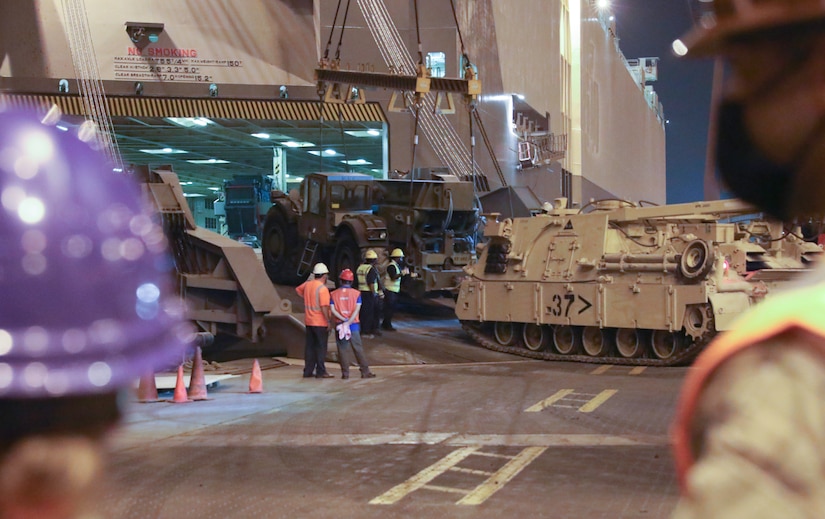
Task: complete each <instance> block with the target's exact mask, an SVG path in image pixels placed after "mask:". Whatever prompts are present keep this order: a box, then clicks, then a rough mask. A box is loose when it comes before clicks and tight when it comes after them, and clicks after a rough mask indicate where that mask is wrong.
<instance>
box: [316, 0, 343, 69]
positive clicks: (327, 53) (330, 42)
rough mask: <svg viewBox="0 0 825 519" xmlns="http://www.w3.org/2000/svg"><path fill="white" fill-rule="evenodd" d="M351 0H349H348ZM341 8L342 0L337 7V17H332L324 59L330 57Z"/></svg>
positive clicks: (339, 0)
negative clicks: (330, 47) (330, 48)
mask: <svg viewBox="0 0 825 519" xmlns="http://www.w3.org/2000/svg"><path fill="white" fill-rule="evenodd" d="M347 1H349V0H347ZM340 10H341V0H338V6H337V7H336V8H335V17H333V19H332V25H331V26H330V28H329V39H327V46H326V48H325V49H324V58H323V60H322V61H326V60H327V58H329V46H330V45H332V35H333V33H334V32H335V25H336V24H337V23H338V11H340Z"/></svg>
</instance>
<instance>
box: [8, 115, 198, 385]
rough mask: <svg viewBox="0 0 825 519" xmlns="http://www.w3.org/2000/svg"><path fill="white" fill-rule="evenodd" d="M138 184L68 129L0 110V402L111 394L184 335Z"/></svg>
mask: <svg viewBox="0 0 825 519" xmlns="http://www.w3.org/2000/svg"><path fill="white" fill-rule="evenodd" d="M173 268H174V264H173V262H172V259H171V257H170V256H169V255H168V250H167V243H166V239H165V237H164V234H163V230H162V229H161V227H160V226H159V225H158V223H157V222H156V221H155V220H154V218H153V214H152V212H151V211H150V210H149V209H148V206H147V205H146V204H145V203H144V201H143V198H142V196H141V192H140V190H139V188H138V186H137V184H136V183H135V182H134V181H133V180H132V179H131V178H130V177H129V176H128V175H126V174H124V173H117V172H115V171H113V169H112V166H111V165H110V164H109V163H108V161H107V159H106V157H105V156H104V155H103V154H101V153H99V152H97V151H95V150H93V149H92V148H91V147H90V146H89V145H88V144H86V143H85V142H83V141H81V140H80V139H79V138H78V137H77V135H76V134H74V133H73V132H71V131H65V132H64V131H60V130H58V129H57V128H54V127H50V126H46V125H43V124H41V123H40V122H39V120H38V119H37V118H36V117H35V116H34V115H33V114H27V113H20V112H6V113H0V398H42V397H61V396H73V395H86V394H94V393H103V392H111V391H113V390H116V389H118V388H120V387H123V386H126V385H128V384H130V383H133V382H134V380H135V379H136V378H138V377H139V376H141V375H145V374H147V373H152V372H153V370H155V369H156V368H160V367H165V366H169V365H173V364H176V363H179V362H180V360H181V357H182V353H183V351H184V349H185V347H186V345H187V344H188V343H189V341H191V339H192V337H193V330H192V327H191V325H190V324H189V323H188V322H187V321H184V320H183V314H184V309H183V305H182V302H181V300H180V298H179V297H178V296H177V295H176V294H175V291H174V281H173V280H174V278H173V276H172V269H173Z"/></svg>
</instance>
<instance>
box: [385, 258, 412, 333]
mask: <svg viewBox="0 0 825 519" xmlns="http://www.w3.org/2000/svg"><path fill="white" fill-rule="evenodd" d="M409 275H410V269H409V268H407V266H406V265H405V264H404V251H402V250H401V249H393V250H392V252H391V253H390V264H389V265H387V272H386V273H385V275H384V321H383V322H382V323H381V329H382V330H387V331H389V332H394V331H395V327H394V326H393V325H392V318H393V315H395V307H396V306H397V305H398V294H399V292H401V279H402V278H403V277H404V276H409Z"/></svg>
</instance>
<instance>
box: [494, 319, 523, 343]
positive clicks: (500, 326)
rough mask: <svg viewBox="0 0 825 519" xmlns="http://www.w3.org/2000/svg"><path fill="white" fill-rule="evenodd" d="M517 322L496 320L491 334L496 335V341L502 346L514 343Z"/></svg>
mask: <svg viewBox="0 0 825 519" xmlns="http://www.w3.org/2000/svg"><path fill="white" fill-rule="evenodd" d="M517 328H518V324H516V323H505V322H502V321H498V322H496V324H495V327H494V328H493V335H495V337H496V342H497V343H499V344H501V345H502V346H512V345H513V344H515V343H516V337H517V336H518V332H517Z"/></svg>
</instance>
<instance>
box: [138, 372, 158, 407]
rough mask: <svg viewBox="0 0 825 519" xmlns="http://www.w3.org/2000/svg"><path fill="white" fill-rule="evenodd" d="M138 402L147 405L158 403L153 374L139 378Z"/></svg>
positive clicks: (156, 387)
mask: <svg viewBox="0 0 825 519" xmlns="http://www.w3.org/2000/svg"><path fill="white" fill-rule="evenodd" d="M137 397H138V402H140V403H141V404H147V403H149V402H159V401H160V400H159V399H158V386H157V385H156V384H155V374H154V373H149V374H148V375H146V376H143V377H140V383H139V384H138V392H137Z"/></svg>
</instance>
